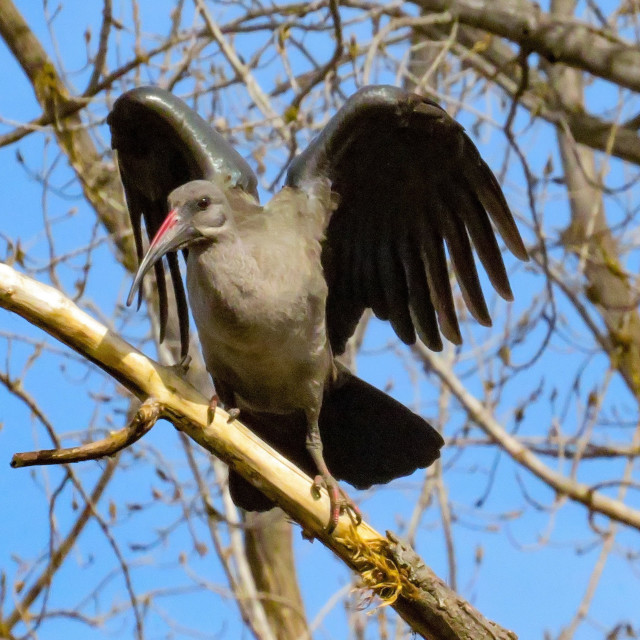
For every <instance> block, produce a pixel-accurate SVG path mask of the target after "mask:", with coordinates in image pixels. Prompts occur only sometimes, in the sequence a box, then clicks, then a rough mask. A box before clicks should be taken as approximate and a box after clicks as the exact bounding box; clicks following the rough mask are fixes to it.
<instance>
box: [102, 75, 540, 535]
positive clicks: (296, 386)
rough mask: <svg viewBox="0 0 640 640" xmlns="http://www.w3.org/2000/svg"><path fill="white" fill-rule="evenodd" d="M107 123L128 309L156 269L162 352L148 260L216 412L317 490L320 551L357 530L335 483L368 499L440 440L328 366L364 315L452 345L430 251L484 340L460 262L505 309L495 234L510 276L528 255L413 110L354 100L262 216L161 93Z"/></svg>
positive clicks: (424, 101)
mask: <svg viewBox="0 0 640 640" xmlns="http://www.w3.org/2000/svg"><path fill="white" fill-rule="evenodd" d="M107 122H108V124H109V127H110V130H111V140H112V148H113V149H114V150H115V152H116V156H117V163H118V168H119V172H120V176H121V180H122V184H123V187H124V193H125V198H126V202H127V206H128V210H129V215H130V218H131V223H132V227H133V232H134V237H135V244H136V249H137V255H138V261H139V267H138V270H137V273H136V275H135V277H134V281H133V284H132V287H131V293H130V294H129V299H128V303H129V304H131V302H132V301H133V298H134V297H135V292H136V290H138V289H139V286H140V283H141V281H142V278H143V277H144V275H145V274H146V273H147V272H148V271H149V270H150V269H151V267H152V266H153V267H154V270H155V276H156V282H157V289H158V294H159V302H160V327H161V339H162V337H163V335H164V331H165V326H166V323H167V307H168V304H167V301H168V298H167V296H168V292H167V285H166V282H165V276H164V269H163V266H162V264H163V258H164V259H165V260H166V262H167V264H168V268H169V273H170V277H171V283H172V287H173V291H174V295H175V299H176V308H177V314H178V317H179V324H180V334H181V345H182V348H181V355H182V357H185V356H186V354H187V352H188V340H189V334H188V331H189V315H188V312H189V308H190V309H191V312H192V315H193V319H194V322H195V325H196V328H197V331H198V337H199V340H200V345H201V348H202V352H203V357H204V362H205V364H206V367H207V370H208V372H209V374H210V375H211V377H212V380H213V383H214V387H215V391H216V396H215V398H216V399H219V400H220V401H221V402H222V403H223V404H224V406H225V407H227V408H231V409H233V410H234V411H238V410H239V412H240V417H241V419H242V421H243V423H245V424H246V425H247V426H248V427H249V428H250V429H252V430H253V431H254V432H255V433H256V434H257V435H258V436H260V437H262V438H263V439H264V440H265V441H266V442H267V443H269V444H270V445H271V446H273V447H274V448H275V449H277V450H278V451H280V453H282V454H283V455H285V457H287V458H289V459H290V460H292V461H293V462H294V463H296V464H298V465H299V466H300V467H301V468H302V469H303V470H305V471H306V472H307V473H309V474H310V475H311V476H313V477H314V481H313V485H312V486H313V491H314V494H318V493H319V490H320V488H321V487H325V488H326V489H327V491H328V494H329V497H330V514H329V519H328V523H327V525H326V530H327V532H329V533H331V532H332V531H333V530H334V529H335V527H336V525H337V522H338V519H339V517H340V515H341V513H343V512H345V511H347V512H348V513H350V514H351V515H352V516H354V517H355V518H356V519H359V518H360V512H359V509H358V507H357V506H356V504H355V503H354V502H353V501H352V500H351V499H350V498H349V497H348V496H347V494H346V493H345V492H344V491H343V489H342V488H341V486H340V485H339V484H338V480H344V481H346V482H347V483H349V484H351V485H353V486H354V487H356V488H357V489H366V488H368V487H370V486H372V485H373V484H382V483H387V482H390V481H391V480H393V479H395V478H398V477H401V476H405V475H408V474H410V473H413V472H414V471H415V470H416V469H418V468H426V467H428V466H429V465H431V464H432V463H433V462H434V461H435V460H437V459H438V458H439V456H440V449H441V447H442V446H443V444H444V440H443V438H442V436H441V435H440V433H439V432H438V431H437V430H436V429H434V428H433V427H432V426H431V425H430V424H429V423H428V422H427V421H426V420H424V419H423V418H422V417H421V416H419V415H417V414H416V413H414V412H412V411H411V410H409V409H408V408H407V407H405V406H404V405H402V404H401V403H399V402H398V401H396V400H395V399H393V398H391V397H390V396H388V395H387V394H385V393H384V392H383V391H381V390H379V389H377V388H375V387H374V386H372V385H370V384H368V383H366V382H365V381H363V380H361V379H360V378H358V377H357V376H355V375H354V374H352V373H351V372H350V371H349V370H348V369H347V368H346V367H344V366H343V365H341V364H340V362H339V361H338V359H337V358H338V357H339V355H340V354H342V353H343V352H344V351H345V349H346V345H347V341H348V340H349V338H350V337H351V336H352V335H353V333H354V332H355V330H356V327H357V325H358V322H359V321H360V319H361V317H362V315H363V313H364V312H365V310H366V309H371V310H372V312H373V314H375V316H377V317H378V318H380V319H382V320H386V321H389V322H390V324H391V326H392V328H393V330H394V331H395V333H396V335H397V336H398V338H399V339H400V340H401V341H402V342H404V343H406V344H413V343H414V342H415V341H416V339H419V340H421V341H422V342H423V343H424V344H425V345H426V346H427V347H429V348H430V349H432V350H435V351H440V350H441V349H442V348H443V342H442V337H444V338H446V339H447V340H448V341H450V342H451V343H453V344H455V345H458V344H460V343H461V341H462V337H461V333H460V327H459V323H458V319H457V314H456V310H455V306H454V297H453V292H452V284H451V279H450V273H449V265H448V261H447V257H446V253H445V247H446V252H447V253H448V256H449V259H450V262H451V266H452V271H453V273H454V274H455V279H456V281H457V284H458V287H459V289H460V292H461V295H462V299H463V301H464V303H465V305H466V307H467V308H468V310H469V312H470V313H471V315H472V316H473V317H474V318H475V319H476V320H477V321H478V322H479V323H480V324H481V325H484V326H490V325H491V318H490V315H489V312H488V309H487V305H486V302H485V298H484V294H483V291H482V287H481V284H480V280H479V276H478V272H477V269H476V265H475V259H474V255H473V250H472V247H473V249H475V253H476V254H477V256H478V258H479V261H480V263H481V264H482V266H483V267H484V270H485V271H486V273H487V275H488V278H489V281H490V282H491V284H492V286H493V288H494V289H495V290H496V291H497V293H498V294H499V295H500V296H501V297H502V298H504V299H506V300H512V299H513V294H512V291H511V287H510V284H509V279H508V276H507V272H506V269H505V266H504V262H503V259H502V254H501V250H500V246H499V244H498V240H497V238H496V233H495V232H494V227H495V229H496V230H497V232H498V233H499V234H500V236H501V237H502V240H503V241H504V243H505V245H506V247H507V248H508V249H509V250H510V252H511V253H512V254H513V255H515V256H516V257H517V258H519V259H520V260H523V261H526V260H527V259H528V255H527V250H526V248H525V246H524V243H523V240H522V238H521V236H520V233H519V231H518V229H517V226H516V224H515V221H514V218H513V215H512V213H511V211H510V209H509V206H508V204H507V202H506V199H505V197H504V194H503V192H502V190H501V188H500V185H499V182H498V180H497V179H496V177H495V176H494V174H493V173H492V171H491V169H490V168H489V166H488V165H487V163H486V162H485V161H484V160H483V159H482V158H481V156H480V153H479V151H478V149H477V148H476V146H475V145H474V144H473V142H472V140H471V139H470V138H469V136H468V135H467V134H466V132H465V130H464V128H463V127H462V126H461V125H460V124H459V123H458V122H456V121H455V120H454V119H453V118H451V116H449V114H448V113H447V112H446V111H445V110H444V109H442V108H441V107H440V106H439V105H438V104H437V103H436V102H434V101H432V100H431V99H429V98H427V97H424V96H420V95H417V94H415V93H411V92H409V91H405V90H403V89H400V88H397V87H393V86H388V85H373V86H366V87H363V88H361V89H359V90H358V91H357V92H356V93H355V94H353V95H352V96H351V97H350V98H348V99H347V100H346V101H345V103H344V104H343V106H342V107H341V108H340V109H339V110H338V111H337V112H336V113H335V115H334V116H333V117H332V118H331V119H330V120H329V121H328V122H327V124H326V126H325V127H324V129H323V130H322V131H321V132H320V133H319V134H318V135H317V137H316V138H315V139H313V140H312V141H311V143H310V144H309V145H308V147H307V148H306V149H305V150H304V151H302V152H301V153H300V154H299V155H298V156H296V157H295V158H294V159H293V160H292V162H291V164H290V166H289V167H288V171H287V175H286V179H285V184H284V186H283V188H282V189H281V190H280V191H279V192H278V193H276V194H275V195H274V196H273V197H272V199H271V200H270V201H269V202H268V203H267V204H265V205H261V204H260V202H259V200H258V192H257V184H258V182H257V178H256V176H255V174H254V172H253V171H252V170H251V168H250V166H249V165H248V163H247V162H246V161H245V160H244V159H243V158H242V156H241V155H240V154H239V153H238V152H237V151H236V150H235V149H234V148H233V147H232V146H231V145H230V144H229V143H228V142H227V141H226V140H225V138H224V137H223V136H222V135H221V134H220V133H219V132H218V131H216V130H215V129H214V128H212V127H211V126H210V125H209V124H208V123H207V122H206V121H205V120H203V119H202V118H201V117H200V116H199V115H198V114H197V113H196V112H195V111H194V110H192V109H191V108H190V107H189V106H188V105H187V104H186V103H184V102H183V101H182V100H181V99H180V98H178V97H176V96H174V95H173V94H172V93H170V92H169V91H166V90H164V89H161V88H159V87H138V88H134V89H131V90H129V91H127V92H126V93H124V94H122V95H121V96H120V97H119V98H118V99H117V100H116V101H115V103H114V105H113V107H112V110H111V112H110V114H109V116H108V119H107ZM143 219H144V226H145V228H146V232H147V236H148V240H149V246H148V249H147V251H146V253H145V251H144V243H143V239H142V220H143ZM180 251H182V252H183V254H184V256H185V259H186V291H187V294H188V302H187V296H186V295H185V285H184V282H183V279H182V275H181V272H180V265H179V261H178V252H180ZM138 304H140V298H139V302H138ZM229 488H230V491H231V495H232V498H233V500H234V502H235V503H236V504H237V505H238V506H240V507H241V508H243V509H246V510H250V511H251V510H257V511H261V510H266V509H269V508H271V507H272V506H273V503H272V502H271V500H270V499H269V498H267V497H266V496H264V495H263V494H262V493H261V492H260V491H259V490H258V489H257V488H255V487H253V485H251V484H250V483H249V482H248V481H246V480H244V479H243V478H242V477H241V476H239V475H238V474H236V473H235V472H233V471H231V472H230V475H229Z"/></svg>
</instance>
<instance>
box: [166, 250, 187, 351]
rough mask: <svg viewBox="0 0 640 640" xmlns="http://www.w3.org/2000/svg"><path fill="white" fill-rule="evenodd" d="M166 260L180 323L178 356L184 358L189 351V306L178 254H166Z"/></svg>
mask: <svg viewBox="0 0 640 640" xmlns="http://www.w3.org/2000/svg"><path fill="white" fill-rule="evenodd" d="M167 262H168V263H169V271H170V273H171V281H172V282H173V291H174V293H175V296H176V307H177V309H178V323H179V325H180V357H182V358H184V357H185V356H186V355H187V354H188V353H189V307H188V305H187V296H186V294H185V292H184V283H183V282H182V274H181V273H180V265H179V263H178V254H177V253H169V254H167Z"/></svg>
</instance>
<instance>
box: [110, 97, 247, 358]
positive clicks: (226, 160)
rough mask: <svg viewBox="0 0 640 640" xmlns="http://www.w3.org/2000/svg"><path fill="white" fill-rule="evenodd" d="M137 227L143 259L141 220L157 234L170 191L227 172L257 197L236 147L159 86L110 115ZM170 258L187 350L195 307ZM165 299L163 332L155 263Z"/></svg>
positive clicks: (225, 176)
mask: <svg viewBox="0 0 640 640" xmlns="http://www.w3.org/2000/svg"><path fill="white" fill-rule="evenodd" d="M107 122H108V124H109V127H110V128H111V146H112V148H113V149H115V150H117V152H118V166H119V169H120V176H121V179H122V184H123V186H124V192H125V196H126V199H127V206H128V208H129V216H130V218H131V225H132V227H133V234H134V238H135V243H136V252H137V254H138V262H140V260H141V258H142V254H143V243H142V229H141V221H142V218H144V222H145V227H146V229H147V235H148V236H149V238H150V239H151V238H152V237H153V236H154V235H155V234H156V232H157V231H158V229H159V228H160V226H161V224H162V222H163V220H164V218H165V216H166V215H167V213H168V209H167V197H168V195H169V194H170V193H171V191H173V190H174V189H175V188H176V187H179V186H180V185H182V184H185V183H186V182H189V181H191V180H198V179H211V178H213V177H216V176H217V177H218V178H222V180H223V181H224V182H225V183H226V184H228V185H229V186H230V187H235V186H239V187H241V188H243V189H244V190H245V191H247V192H248V193H251V194H252V195H254V196H255V197H256V198H257V191H256V185H257V179H256V177H255V174H254V173H253V171H252V170H251V168H250V167H249V165H248V164H247V163H246V162H245V161H244V159H243V158H242V156H240V155H239V154H238V153H237V152H236V151H235V149H233V147H231V145H230V144H229V143H228V142H227V141H226V140H225V139H224V138H223V137H222V136H221V135H220V134H219V133H218V132H217V131H216V130H215V129H213V128H212V127H210V126H209V125H208V124H207V123H206V122H205V121H204V120H203V119H202V118H201V117H200V116H199V115H198V114H197V113H196V112H195V111H193V109H191V108H190V107H188V106H187V105H186V104H185V103H184V102H183V101H182V100H180V98H177V97H176V96H174V95H172V94H171V93H169V92H168V91H165V90H163V89H159V88H157V87H139V88H137V89H132V90H131V91H127V92H126V93H124V94H123V95H122V96H120V97H119V98H118V99H117V100H116V102H115V104H114V105H113V110H112V111H111V113H110V114H109V117H108V118H107ZM167 262H168V264H169V272H170V275H171V281H172V284H173V290H174V293H175V297H176V306H177V310H178V317H179V323H180V342H181V350H182V355H183V356H184V355H186V353H187V350H188V344H189V313H188V309H187V302H186V296H185V291H184V284H183V282H182V278H181V276H180V268H179V265H178V260H177V255H176V254H175V253H172V254H168V256H167ZM155 273H156V279H157V283H158V296H159V302H160V338H161V340H162V339H163V338H164V333H165V329H166V325H167V309H168V299H167V288H166V283H165V277H164V271H163V267H162V263H161V262H158V263H157V264H156V268H155Z"/></svg>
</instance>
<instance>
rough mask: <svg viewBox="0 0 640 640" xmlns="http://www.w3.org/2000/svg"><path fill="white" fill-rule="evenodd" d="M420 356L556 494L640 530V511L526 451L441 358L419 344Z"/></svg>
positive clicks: (516, 458) (494, 437)
mask: <svg viewBox="0 0 640 640" xmlns="http://www.w3.org/2000/svg"><path fill="white" fill-rule="evenodd" d="M414 351H415V352H416V354H417V356H418V357H419V358H420V359H421V360H422V361H423V362H424V364H425V365H426V367H427V368H428V371H429V372H430V373H435V374H436V375H437V376H438V378H440V380H442V382H443V383H444V384H445V385H446V386H447V387H448V388H449V389H451V392H452V393H453V395H454V396H455V397H456V398H457V399H458V402H459V403H460V405H461V406H462V407H463V408H464V410H465V411H466V412H467V414H468V415H469V418H470V419H471V420H473V422H475V423H476V424H477V425H478V426H479V427H480V428H481V429H482V430H483V431H484V432H485V433H487V434H488V435H489V436H490V437H491V439H492V440H494V441H495V442H496V443H497V444H498V445H499V446H500V448H501V449H502V450H503V451H505V452H506V453H507V454H508V455H509V456H511V458H513V460H514V461H515V462H517V463H518V464H520V465H522V466H523V467H525V468H526V469H528V470H529V471H530V472H531V473H533V474H534V475H535V476H537V477H538V478H540V480H542V481H543V482H544V483H545V484H547V485H548V486H549V487H551V488H552V489H553V490H554V491H555V492H556V493H557V494H559V495H565V496H567V497H569V498H570V499H571V500H575V501H576V502H580V503H581V504H583V505H585V506H586V507H587V508H588V509H589V511H591V512H595V513H601V514H602V515H605V516H607V517H609V518H611V519H612V520H616V521H617V522H622V523H623V524H627V525H629V526H630V527H634V528H635V529H638V530H640V510H638V509H633V508H632V507H629V506H627V505H626V504H625V503H624V502H621V501H620V500H614V499H612V498H609V497H607V496H605V495H603V494H602V493H599V492H598V491H596V490H595V488H594V487H590V486H588V485H586V484H584V483H582V482H577V481H576V480H573V479H572V478H569V477H567V476H564V475H562V474H561V473H558V472H557V471H554V470H553V469H551V468H550V467H548V466H547V465H546V464H544V463H543V462H542V460H540V458H539V457H538V456H536V455H535V454H534V453H533V452H532V451H531V450H529V449H527V448H526V447H525V446H524V445H523V444H522V443H521V442H519V441H518V439H517V438H515V437H514V436H512V435H511V434H509V433H508V432H507V431H506V430H505V429H504V427H503V426H502V425H501V424H500V423H499V422H498V421H497V420H496V419H495V418H494V417H493V415H492V414H491V412H490V411H489V410H488V409H487V408H486V407H484V406H483V405H482V403H481V402H480V401H479V400H478V399H477V398H475V397H474V396H472V395H471V393H469V391H467V389H465V387H464V385H463V384H462V382H461V380H460V379H459V378H458V376H457V375H456V374H455V373H454V371H453V370H452V369H451V368H450V367H449V366H447V365H446V364H445V363H444V362H443V361H442V359H441V358H440V357H439V356H438V355H436V354H434V353H433V352H431V351H429V350H428V349H427V348H426V347H425V346H423V345H421V344H419V343H417V344H416V345H415V347H414Z"/></svg>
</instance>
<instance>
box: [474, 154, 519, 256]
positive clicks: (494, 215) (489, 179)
mask: <svg viewBox="0 0 640 640" xmlns="http://www.w3.org/2000/svg"><path fill="white" fill-rule="evenodd" d="M472 146H473V145H472V144H468V145H467V147H472ZM473 150H474V152H475V153H474V155H475V159H476V161H475V162H470V163H469V165H470V166H469V170H468V171H467V172H466V177H467V181H468V183H469V185H470V186H471V188H472V190H473V191H475V193H477V194H478V198H479V199H480V202H481V203H482V206H483V207H484V208H485V209H486V210H487V212H488V213H489V215H490V216H491V219H492V220H493V222H494V224H495V225H496V227H497V228H498V231H499V232H500V235H501V236H502V238H503V240H504V242H505V244H506V245H507V247H508V248H509V251H511V253H513V255H514V256H516V258H519V259H520V260H523V261H525V262H526V261H528V260H529V254H528V253H527V249H526V248H525V246H524V243H523V242H522V238H521V237H520V232H519V231H518V228H517V227H516V223H515V221H514V220H513V216H512V215H511V211H510V210H509V205H508V204H507V201H506V200H505V197H504V194H503V193H502V189H501V188H500V185H499V184H498V180H497V179H496V177H495V176H494V175H493V172H492V171H491V169H490V168H489V166H488V165H487V163H486V162H485V161H484V160H483V159H482V158H481V157H480V154H479V152H478V150H477V149H476V148H475V147H473Z"/></svg>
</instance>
